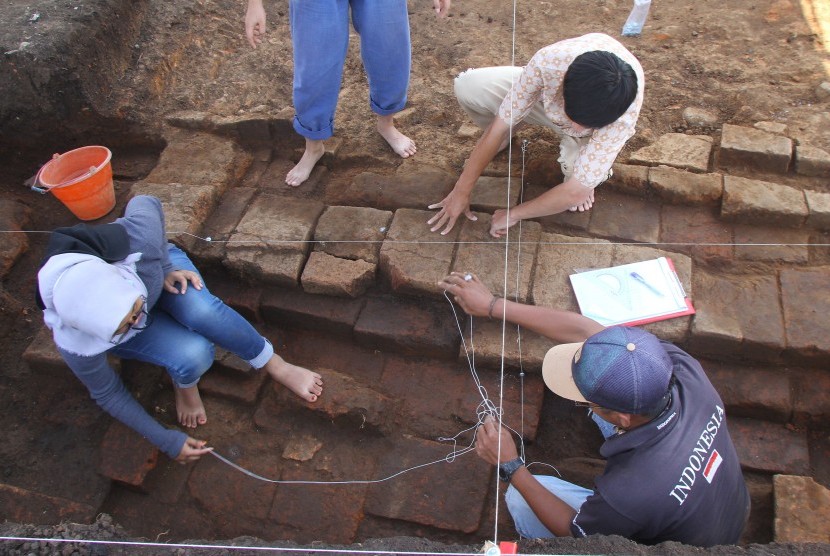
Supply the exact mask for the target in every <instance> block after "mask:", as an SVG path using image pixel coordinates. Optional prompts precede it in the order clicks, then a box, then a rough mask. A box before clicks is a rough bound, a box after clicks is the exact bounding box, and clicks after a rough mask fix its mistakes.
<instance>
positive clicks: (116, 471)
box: [98, 421, 159, 489]
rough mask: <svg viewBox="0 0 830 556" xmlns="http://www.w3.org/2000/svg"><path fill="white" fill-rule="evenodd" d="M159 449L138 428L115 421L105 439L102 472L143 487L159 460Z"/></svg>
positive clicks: (113, 478)
mask: <svg viewBox="0 0 830 556" xmlns="http://www.w3.org/2000/svg"><path fill="white" fill-rule="evenodd" d="M158 454H159V450H158V448H156V447H155V446H153V445H152V444H150V443H149V442H147V440H145V439H144V438H142V437H141V435H139V434H138V433H137V432H135V431H134V430H132V429H131V428H129V427H127V426H126V425H124V424H122V423H120V422H119V421H113V423H112V425H110V428H109V430H107V433H106V434H105V435H104V439H103V440H102V441H101V464H100V465H99V467H98V472H99V473H101V475H103V476H105V477H109V478H110V479H112V480H113V481H118V482H120V483H123V484H125V485H128V486H131V487H136V488H139V489H141V488H143V487H142V485H143V483H144V478H145V477H147V474H148V473H149V472H150V471H152V469H153V468H154V467H155V466H156V464H157V463H158Z"/></svg>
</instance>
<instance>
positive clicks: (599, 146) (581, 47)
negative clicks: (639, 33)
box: [499, 33, 645, 187]
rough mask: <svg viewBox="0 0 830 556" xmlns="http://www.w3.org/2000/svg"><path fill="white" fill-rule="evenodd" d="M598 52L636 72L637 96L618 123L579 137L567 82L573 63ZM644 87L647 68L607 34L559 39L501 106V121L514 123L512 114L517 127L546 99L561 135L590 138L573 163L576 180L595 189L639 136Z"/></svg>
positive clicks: (542, 53)
mask: <svg viewBox="0 0 830 556" xmlns="http://www.w3.org/2000/svg"><path fill="white" fill-rule="evenodd" d="M594 50H603V51H606V52H611V53H612V54H615V55H617V56H618V57H619V58H620V59H622V60H623V61H624V62H626V63H628V64H629V65H630V66H631V67H632V68H633V69H634V72H635V73H636V74H637V96H636V97H635V98H634V102H632V103H631V106H629V107H628V110H626V111H625V113H624V114H623V115H622V116H620V117H619V118H618V119H617V120H616V121H615V122H613V123H611V124H608V125H607V126H605V127H601V128H599V129H588V130H585V131H584V132H581V133H576V132H574V131H573V130H572V129H571V124H572V123H573V122H571V120H570V119H569V118H568V116H567V115H566V114H565V102H564V98H563V94H562V83H563V81H564V79H565V72H566V71H567V70H568V67H569V66H570V65H571V62H573V60H574V59H575V58H576V57H577V56H579V55H580V54H583V53H585V52H591V51H594ZM644 85H645V75H644V74H643V68H642V66H641V65H640V62H638V61H637V58H635V57H634V55H633V54H632V53H631V52H629V51H628V50H627V49H626V48H625V47H624V46H623V45H622V44H620V43H619V42H618V41H616V40H614V39H613V38H611V37H609V36H608V35H604V34H602V33H591V34H588V35H583V36H581V37H576V38H573V39H567V40H563V41H559V42H557V43H554V44H552V45H550V46H546V47H544V48H542V49H541V50H539V51H538V52H537V53H536V54H534V56H533V58H531V60H530V62H529V63H528V64H527V66H525V68H524V70H523V71H522V73H521V75H520V76H519V78H518V80H517V81H516V83H515V85H514V90H513V92H512V93H511V94H508V95H507V96H506V97H505V99H504V101H503V102H502V104H501V107H500V108H499V117H500V118H501V119H502V120H504V121H505V122H506V123H508V124H509V123H510V118H511V116H512V117H513V125H516V124H518V123H519V122H520V121H522V119H524V118H525V116H527V114H528V113H529V112H530V110H531V109H532V108H533V105H534V104H536V103H537V102H540V101H541V103H542V107H543V109H544V111H545V115H547V117H548V118H549V119H550V121H551V122H553V124H554V125H555V126H556V128H557V131H559V132H561V133H563V134H565V135H570V136H571V137H577V138H579V137H588V138H590V139H589V141H587V142H585V143H584V144H581V147H580V150H579V156H578V158H577V159H576V162H575V163H574V170H573V177H574V178H576V179H577V180H579V181H580V183H582V184H583V185H586V186H588V187H596V186H597V185H599V184H600V183H602V182H603V181H605V179H606V178H607V177H608V171H609V170H610V169H611V166H612V165H613V164H614V160H615V159H616V158H617V155H618V154H619V153H620V151H621V150H622V148H623V146H624V145H625V142H626V141H628V139H630V138H631V137H632V136H633V135H634V132H635V126H636V124H637V118H638V117H639V115H640V107H641V106H642V105H643V90H644ZM511 100H512V102H511ZM580 143H582V142H580Z"/></svg>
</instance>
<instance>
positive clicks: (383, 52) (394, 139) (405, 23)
mask: <svg viewBox="0 0 830 556" xmlns="http://www.w3.org/2000/svg"><path fill="white" fill-rule="evenodd" d="M351 5H352V24H353V25H354V28H355V30H356V31H357V32H358V33H359V34H360V56H361V58H362V59H363V67H364V68H366V75H367V76H368V78H369V104H370V106H371V107H372V111H373V112H375V114H377V115H378V121H377V130H378V133H380V134H381V136H382V137H383V138H384V139H385V140H386V142H387V143H389V146H390V147H392V150H394V151H395V152H396V153H397V154H399V155H400V156H402V157H403V158H407V157H409V156H412V155H413V154H415V152H416V150H417V149H416V147H415V142H414V141H412V139H410V138H409V137H407V136H406V135H404V134H403V133H401V132H400V131H398V129H397V128H396V127H395V123H394V121H393V120H392V116H393V115H394V114H396V113H398V112H400V111H401V110H403V108H404V106H406V94H407V89H408V88H409V73H410V69H411V65H412V62H411V58H412V48H411V44H410V38H409V15H408V13H407V7H406V0H351Z"/></svg>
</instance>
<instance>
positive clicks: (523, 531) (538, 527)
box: [504, 412, 614, 539]
mask: <svg viewBox="0 0 830 556" xmlns="http://www.w3.org/2000/svg"><path fill="white" fill-rule="evenodd" d="M591 419H593V420H594V422H595V423H596V424H597V426H598V427H599V430H600V432H601V433H602V436H603V438H608V437H609V436H612V435H613V434H614V425H612V424H611V423H609V422H608V421H605V420H604V419H602V418H601V417H599V416H598V415H597V414H596V413H594V412H591ZM534 477H536V480H537V481H539V482H540V483H542V486H543V487H545V488H546V489H548V490H549V491H550V492H552V493H553V494H555V495H556V497H557V498H559V499H560V500H562V501H563V502H565V503H566V504H567V505H568V506H570V507H572V508H573V509H575V510H579V508H580V506H582V504H584V503H585V500H587V499H588V497H589V496H591V495H592V494H593V493H594V491H592V490H589V489H587V488H582V487H581V486H578V485H575V484H573V483H569V482H567V481H563V480H562V479H559V478H557V477H552V476H550V475H534ZM504 501H505V502H506V503H507V510H508V511H509V512H510V516H511V517H512V518H513V523H514V524H515V525H516V531H517V532H518V533H519V535H520V536H521V537H524V538H528V539H549V538H552V537H555V536H556V535H554V534H553V533H551V532H550V531H549V530H548V528H547V527H545V526H544V525H542V522H541V521H539V518H538V517H536V514H535V513H534V512H533V510H532V509H531V508H530V506H529V505H528V503H527V502H526V501H525V499H524V498H523V497H522V495H521V494H519V491H518V490H516V489H515V488H513V486H512V485H511V486H510V487H508V488H507V492H506V493H505V495H504Z"/></svg>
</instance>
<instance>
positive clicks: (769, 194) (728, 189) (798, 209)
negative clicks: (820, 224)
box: [721, 175, 809, 228]
mask: <svg viewBox="0 0 830 556" xmlns="http://www.w3.org/2000/svg"><path fill="white" fill-rule="evenodd" d="M808 214H809V211H808V208H807V201H806V200H805V197H804V192H803V191H801V190H800V189H797V188H795V187H791V186H788V185H780V184H777V183H770V182H766V181H760V180H751V179H746V178H741V177H738V176H729V175H727V176H724V178H723V200H722V202H721V217H722V218H723V219H725V220H732V221H735V222H743V223H746V224H756V225H759V226H781V227H787V228H799V227H801V226H802V225H804V222H805V221H806V220H807V215H808Z"/></svg>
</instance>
